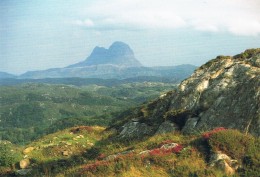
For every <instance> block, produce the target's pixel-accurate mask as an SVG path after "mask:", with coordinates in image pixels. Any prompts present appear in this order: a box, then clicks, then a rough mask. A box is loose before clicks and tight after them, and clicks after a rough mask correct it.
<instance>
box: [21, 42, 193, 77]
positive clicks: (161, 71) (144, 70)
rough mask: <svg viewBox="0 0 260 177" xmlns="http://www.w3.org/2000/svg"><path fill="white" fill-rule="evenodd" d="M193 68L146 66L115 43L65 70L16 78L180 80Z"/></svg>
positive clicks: (41, 72)
mask: <svg viewBox="0 0 260 177" xmlns="http://www.w3.org/2000/svg"><path fill="white" fill-rule="evenodd" d="M195 68H196V66H194V65H189V64H187V65H179V66H164V67H163V66H161V67H160V66H158V67H145V66H143V65H142V64H141V63H140V62H139V61H138V60H137V59H136V58H135V56H134V52H133V50H132V49H131V48H130V47H129V45H128V44H126V43H123V42H119V41H117V42H114V43H113V44H112V45H111V46H110V47H109V48H108V49H105V48H104V47H95V48H94V49H93V51H92V53H91V54H90V56H89V57H87V59H86V60H84V61H81V62H79V63H75V64H72V65H69V66H67V67H65V68H51V69H47V70H41V71H28V72H26V73H24V74H22V75H20V76H19V79H43V78H66V77H67V78H69V77H80V78H101V79H127V78H133V77H140V76H154V77H165V78H167V79H169V78H174V79H175V80H178V81H180V80H182V79H184V78H186V77H188V76H189V75H190V74H192V72H193V71H194V70H195Z"/></svg>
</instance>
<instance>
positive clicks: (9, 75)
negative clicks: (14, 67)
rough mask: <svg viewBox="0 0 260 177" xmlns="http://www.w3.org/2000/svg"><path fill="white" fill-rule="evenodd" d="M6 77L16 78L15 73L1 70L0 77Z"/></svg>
mask: <svg viewBox="0 0 260 177" xmlns="http://www.w3.org/2000/svg"><path fill="white" fill-rule="evenodd" d="M4 78H16V76H15V75H13V74H9V73H6V72H1V71H0V79H4Z"/></svg>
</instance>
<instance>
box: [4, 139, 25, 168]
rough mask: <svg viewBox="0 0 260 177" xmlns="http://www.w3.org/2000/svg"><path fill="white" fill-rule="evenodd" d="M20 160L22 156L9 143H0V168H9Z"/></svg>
mask: <svg viewBox="0 0 260 177" xmlns="http://www.w3.org/2000/svg"><path fill="white" fill-rule="evenodd" d="M21 159H22V154H21V153H20V152H19V151H18V150H17V149H16V148H15V147H14V145H13V144H12V143H11V142H8V141H0V166H2V167H11V166H14V164H15V163H17V162H19V161H20V160H21Z"/></svg>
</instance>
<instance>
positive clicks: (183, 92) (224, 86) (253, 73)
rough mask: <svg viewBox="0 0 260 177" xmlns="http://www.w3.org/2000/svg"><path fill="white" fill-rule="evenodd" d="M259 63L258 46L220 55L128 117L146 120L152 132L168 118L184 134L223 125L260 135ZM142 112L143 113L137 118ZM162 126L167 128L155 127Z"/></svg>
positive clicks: (259, 50) (259, 53) (161, 129)
mask: <svg viewBox="0 0 260 177" xmlns="http://www.w3.org/2000/svg"><path fill="white" fill-rule="evenodd" d="M259 63H260V49H250V50H247V51H245V52H244V53H242V54H239V55H236V56H234V57H230V56H226V57H224V56H219V57H217V58H216V59H214V60H211V61H209V62H207V63H206V64H204V65H202V66H201V67H200V68H198V69H197V70H196V71H195V72H194V73H193V74H192V75H191V77H189V78H188V79H186V80H184V81H182V82H181V84H180V85H179V87H178V89H177V90H175V91H172V92H169V93H167V94H166V95H163V96H161V97H160V98H158V99H157V100H155V101H153V102H152V103H150V104H148V105H146V107H145V108H141V111H140V112H139V113H137V114H136V115H131V116H132V117H138V119H140V120H145V123H147V124H149V126H150V127H152V129H153V130H155V131H156V130H157V129H158V127H159V126H160V125H161V124H162V123H163V122H164V121H165V120H169V121H171V122H174V123H175V124H177V125H178V126H179V127H180V129H181V131H182V132H183V133H184V134H191V133H194V132H203V131H208V130H211V129H214V128H216V127H225V128H233V129H238V130H240V131H242V132H245V133H251V134H253V135H255V136H260V64H259ZM142 110H144V111H142ZM142 112H145V113H146V114H144V115H142V116H141V117H140V114H141V113H142ZM143 126H145V125H143ZM163 129H165V131H167V130H166V129H168V128H166V127H164V128H161V127H159V129H158V130H160V131H164V130H163ZM140 130H141V129H140ZM141 131H142V130H141ZM155 131H154V132H155ZM139 133H142V132H139Z"/></svg>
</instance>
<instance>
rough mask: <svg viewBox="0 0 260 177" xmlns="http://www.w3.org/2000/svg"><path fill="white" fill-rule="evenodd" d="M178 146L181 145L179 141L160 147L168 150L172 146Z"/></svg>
mask: <svg viewBox="0 0 260 177" xmlns="http://www.w3.org/2000/svg"><path fill="white" fill-rule="evenodd" d="M176 146H179V144H177V143H169V144H164V145H162V146H161V147H160V149H163V150H168V149H172V148H175V147H176Z"/></svg>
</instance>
